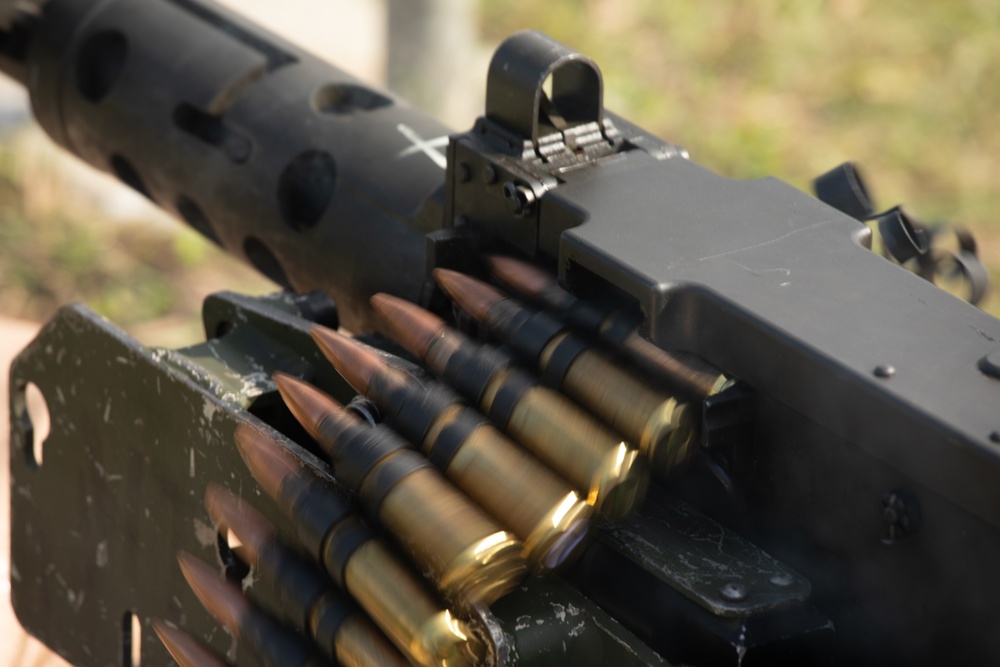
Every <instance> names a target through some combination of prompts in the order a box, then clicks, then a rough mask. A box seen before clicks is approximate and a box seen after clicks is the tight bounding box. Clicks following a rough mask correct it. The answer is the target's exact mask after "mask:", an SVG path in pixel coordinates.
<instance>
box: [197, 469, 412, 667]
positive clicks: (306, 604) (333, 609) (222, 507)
mask: <svg viewBox="0 0 1000 667" xmlns="http://www.w3.org/2000/svg"><path fill="white" fill-rule="evenodd" d="M205 508H206V509H207V510H208V513H209V516H211V517H212V520H213V521H214V522H215V525H216V527H217V528H218V529H219V530H220V532H222V533H224V534H225V533H230V532H231V533H232V534H233V535H234V536H235V537H236V539H237V541H238V543H239V544H238V546H236V547H235V548H234V551H235V552H236V554H237V555H238V556H239V557H240V559H241V560H243V561H244V562H246V563H247V564H249V565H251V566H253V568H254V569H255V570H256V572H257V573H258V575H259V582H264V583H266V584H270V588H271V590H272V591H273V593H274V596H273V597H274V598H275V600H277V604H278V606H279V609H278V613H280V614H281V616H282V618H283V619H285V620H287V621H288V622H289V623H290V624H292V626H293V627H294V628H295V629H296V630H298V631H299V632H302V633H304V634H306V635H308V636H309V637H310V638H311V639H312V640H313V642H315V643H316V645H317V646H319V648H320V650H321V651H322V652H323V654H324V655H326V657H328V658H330V659H332V660H335V661H336V662H337V663H338V664H341V665H352V666H353V665H357V666H359V667H360V666H362V665H370V666H374V667H377V666H379V665H390V666H391V665H396V666H398V667H402V666H403V665H407V664H409V663H408V661H407V660H406V658H404V657H403V656H402V655H400V654H399V652H398V651H397V650H396V649H395V648H393V647H392V646H391V645H390V644H389V643H388V641H387V640H386V639H385V637H384V636H383V635H382V633H381V632H379V630H378V629H376V628H375V626H373V625H372V623H371V621H370V620H369V619H368V617H367V616H365V615H364V613H363V612H361V610H360V609H358V608H357V606H356V605H355V604H354V603H353V602H352V601H351V600H350V599H349V598H347V597H345V596H344V594H343V593H341V592H339V591H338V590H337V589H336V588H335V587H334V585H333V582H332V581H330V579H329V578H328V577H327V576H326V575H324V574H323V573H322V572H320V571H319V570H318V569H316V567H315V566H314V565H312V564H311V563H308V562H306V561H304V560H302V558H300V557H299V556H298V555H297V554H296V553H295V552H294V551H292V550H291V549H289V548H288V547H286V546H285V545H283V544H282V543H281V542H280V541H279V540H278V538H277V532H276V530H275V528H274V526H272V525H271V524H270V523H268V521H267V520H266V519H265V518H264V517H263V516H261V515H260V514H259V513H258V512H257V511H256V510H254V509H253V508H252V507H250V505H249V504H247V503H246V502H245V501H243V500H241V499H239V498H236V497H235V496H233V495H232V494H231V493H229V492H228V491H226V490H225V489H223V488H222V487H221V486H218V485H216V484H210V485H209V487H208V489H207V490H206V492H205ZM258 585H260V583H258Z"/></svg>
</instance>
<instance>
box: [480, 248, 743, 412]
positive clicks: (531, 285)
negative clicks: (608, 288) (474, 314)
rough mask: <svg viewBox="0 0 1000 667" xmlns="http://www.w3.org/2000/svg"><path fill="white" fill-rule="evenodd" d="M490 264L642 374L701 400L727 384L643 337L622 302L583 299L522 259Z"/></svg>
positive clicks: (702, 365)
mask: <svg viewBox="0 0 1000 667" xmlns="http://www.w3.org/2000/svg"><path fill="white" fill-rule="evenodd" d="M486 263H487V265H488V266H489V268H490V272H491V273H492V274H493V276H494V277H495V278H497V279H498V280H499V281H500V282H502V283H504V284H505V285H507V286H508V287H510V288H511V289H513V290H514V291H515V292H517V293H518V294H520V295H521V296H523V297H525V298H527V299H529V300H530V301H532V302H534V303H537V304H539V305H541V306H542V307H543V308H545V309H546V310H548V311H549V312H550V313H551V314H552V315H553V316H554V317H555V318H556V319H558V320H560V321H562V322H565V323H566V324H567V325H568V326H569V327H570V328H572V329H574V330H576V331H579V332H581V333H583V334H586V335H589V336H593V337H594V338H599V339H601V340H602V341H604V342H605V343H607V344H608V345H609V346H611V348H612V349H615V350H621V351H622V352H624V353H625V354H626V355H627V356H628V357H629V359H630V360H631V361H632V362H633V363H635V364H636V365H637V366H639V367H640V368H641V369H642V370H643V371H645V372H648V373H650V374H651V375H653V376H654V377H656V378H657V379H658V380H660V381H661V382H663V383H664V384H665V385H666V386H668V387H670V388H671V389H673V390H675V391H677V392H678V394H680V395H682V396H684V397H686V398H690V399H693V400H702V399H704V398H706V397H708V396H711V395H712V394H715V393H717V392H718V391H720V390H721V389H722V387H723V386H724V385H725V384H726V381H727V378H726V377H725V375H724V374H723V373H722V372H721V371H720V370H719V369H718V368H716V367H714V366H712V365H711V364H709V363H708V362H706V361H704V360H702V359H700V358H698V357H696V356H694V355H692V354H687V353H684V352H668V351H667V350H664V349H663V348H661V347H659V346H658V345H655V344H654V343H653V342H652V341H650V340H649V339H648V338H643V337H642V336H641V335H640V334H639V331H638V326H639V322H638V320H637V319H636V318H635V317H632V316H630V315H629V314H628V313H627V312H625V311H624V310H623V309H622V308H621V307H620V306H619V305H618V304H608V305H603V304H598V303H595V302H593V301H585V300H583V299H578V298H577V297H576V296H574V295H573V294H572V293H570V292H568V291H567V290H564V289H563V288H562V287H561V286H560V285H559V281H558V280H557V279H556V278H555V276H553V275H552V274H550V273H548V272H547V271H545V270H544V269H541V268H539V267H538V266H535V265H534V264H530V263H528V262H525V261H522V260H520V259H515V258H513V257H505V256H502V255H489V256H487V257H486Z"/></svg>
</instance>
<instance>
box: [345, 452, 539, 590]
mask: <svg viewBox="0 0 1000 667" xmlns="http://www.w3.org/2000/svg"><path fill="white" fill-rule="evenodd" d="M397 456H399V454H397V455H395V456H390V457H388V460H384V461H383V462H380V463H381V465H379V466H377V467H376V469H375V470H373V471H372V473H371V474H369V475H368V478H367V479H366V480H365V485H364V486H362V488H361V489H360V495H361V497H362V498H364V497H365V496H366V495H368V493H367V491H368V488H366V487H367V486H369V485H371V484H376V483H378V482H379V481H380V477H381V476H380V475H379V474H378V472H379V471H378V468H379V467H381V466H382V465H386V464H388V463H390V462H391V461H392V459H394V458H396V457H397ZM378 518H379V520H380V521H381V522H382V523H383V524H384V525H385V526H386V527H387V528H389V529H390V530H391V531H392V532H393V534H394V535H395V536H396V537H397V539H398V540H399V541H400V543H401V544H403V545H404V546H405V547H406V549H407V551H408V552H409V554H410V555H411V557H413V559H414V560H415V561H416V562H417V564H418V565H419V566H420V567H422V568H423V569H425V570H426V571H428V572H430V573H431V576H432V578H433V579H434V581H435V582H436V583H437V585H438V588H439V589H440V590H441V592H442V593H443V594H444V596H445V597H446V598H447V599H449V600H453V601H454V602H455V603H457V604H459V605H460V606H463V607H465V606H476V605H479V604H484V605H489V604H491V603H493V602H494V601H496V600H497V599H499V598H500V597H502V596H503V595H505V594H506V593H509V592H510V591H511V590H513V589H514V588H515V587H516V586H517V585H518V584H519V583H520V582H521V580H522V579H524V577H525V575H526V574H527V565H526V564H525V562H524V559H523V558H522V557H521V551H522V550H523V548H524V547H523V545H522V544H521V542H520V541H519V540H517V539H516V538H515V537H514V536H513V535H511V534H510V533H508V532H506V531H504V530H502V529H500V527H499V526H498V525H497V524H496V523H494V522H493V521H492V520H491V519H490V518H489V517H487V516H486V515H485V514H484V513H483V512H482V510H481V509H480V508H479V507H477V506H476V505H474V504H473V503H472V502H471V501H470V500H469V499H468V497H467V496H465V495H463V494H462V493H461V492H460V491H458V490H457V489H456V488H455V487H454V486H452V485H451V484H450V483H448V482H447V481H446V480H445V479H444V478H443V477H442V476H441V475H440V473H438V472H437V471H436V470H434V469H433V468H430V467H422V468H418V469H416V470H413V471H412V472H410V473H409V474H407V475H406V476H405V477H403V478H402V479H401V480H399V481H398V482H396V483H395V484H394V485H393V486H392V488H391V489H390V490H389V491H388V492H386V493H385V496H384V497H383V498H382V501H381V503H380V505H379V508H378Z"/></svg>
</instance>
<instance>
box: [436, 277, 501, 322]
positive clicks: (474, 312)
mask: <svg viewBox="0 0 1000 667" xmlns="http://www.w3.org/2000/svg"><path fill="white" fill-rule="evenodd" d="M434 280H436V281H437V284H438V285H440V286H441V289H443V290H444V292H445V294H447V295H448V296H449V297H450V298H451V300H452V301H454V302H455V303H457V304H458V305H459V306H461V307H462V310H464V311H465V312H467V313H469V315H471V316H472V318H473V319H474V320H476V321H477V322H482V321H483V319H484V318H485V317H486V314H487V313H488V312H489V311H490V308H492V307H493V306H494V305H496V303H497V302H499V301H503V300H504V299H506V298H507V295H506V294H504V293H503V292H501V291H500V290H498V289H497V288H495V287H493V286H492V285H487V284H486V283H484V282H483V281H481V280H476V279H475V278H473V277H472V276H467V275H465V274H464V273H459V272H458V271H451V270H449V269H434Z"/></svg>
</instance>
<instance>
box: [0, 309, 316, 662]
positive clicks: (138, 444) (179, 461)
mask: <svg viewBox="0 0 1000 667" xmlns="http://www.w3.org/2000/svg"><path fill="white" fill-rule="evenodd" d="M266 347H267V348H268V349H269V350H270V352H268V351H265V350H260V352H261V359H262V361H263V363H275V362H277V361H279V360H280V359H281V356H280V355H273V356H271V354H272V352H273V351H274V349H276V348H273V347H272V346H270V345H267V346H266ZM237 356H238V354H237V353H234V354H232V355H231V356H230V359H235V358H236V357H237ZM277 365H278V367H281V365H280V363H278V364H277ZM229 368H231V370H230V372H229V373H227V374H226V375H223V376H216V375H214V374H213V373H212V372H211V371H210V370H207V369H206V368H205V367H204V366H201V365H200V364H199V363H198V361H196V360H194V359H193V357H186V356H183V355H181V354H179V353H175V352H169V351H165V350H155V349H148V348H144V347H142V346H140V345H139V344H138V343H136V342H135V341H134V340H131V339H130V338H128V337H127V336H125V335H124V334H123V333H122V332H121V331H119V330H117V329H115V328H114V327H113V326H112V325H110V324H108V323H107V322H105V321H104V320H102V319H101V318H99V317H97V316H96V315H94V314H93V313H91V312H89V311H87V310H85V309H83V308H82V307H67V308H64V309H63V310H62V311H60V314H59V315H58V316H57V317H56V318H55V319H54V320H52V321H51V322H50V323H49V324H48V325H46V327H45V328H44V329H43V330H42V332H41V333H40V334H39V336H38V337H37V338H36V339H35V340H34V341H33V342H32V344H31V345H29V347H28V348H27V349H26V350H25V351H24V352H22V353H21V355H20V356H19V357H18V358H17V360H16V361H15V363H14V365H13V367H12V369H11V386H12V387H13V388H14V391H13V392H12V394H11V414H12V415H14V420H13V423H12V427H11V457H10V469H11V482H12V493H11V520H12V521H11V525H12V535H11V537H12V539H11V572H12V587H11V600H12V602H13V606H14V610H15V612H16V613H17V616H18V619H19V620H20V621H21V623H22V624H23V625H24V626H25V627H27V628H29V629H30V630H31V632H32V633H33V634H35V635H36V636H38V637H39V638H40V639H41V640H42V641H44V642H45V643H46V644H47V645H48V646H49V647H51V648H52V649H53V650H55V651H57V652H58V653H59V654H60V655H62V656H63V657H65V658H66V659H67V660H69V661H70V662H71V663H73V664H80V665H118V664H131V662H130V660H131V658H129V657H128V656H129V655H130V654H129V653H128V652H127V647H128V641H129V640H130V626H129V624H124V625H123V622H122V619H123V618H124V617H125V615H126V614H128V613H132V612H135V613H136V614H138V616H139V617H140V618H141V619H142V620H143V626H142V640H141V650H142V656H143V664H144V665H146V664H149V665H157V664H160V665H165V664H168V662H169V658H168V655H167V653H166V652H165V650H164V649H163V647H162V646H161V645H160V642H159V641H158V640H157V639H156V636H155V634H153V632H152V629H151V627H150V626H149V624H148V620H149V618H151V617H160V618H172V619H178V620H179V621H180V622H181V623H182V624H183V625H184V626H185V627H188V628H192V629H193V630H194V632H196V633H198V635H199V636H200V638H201V639H203V640H205V641H206V642H208V643H209V644H211V645H212V646H213V647H214V648H215V649H216V650H217V651H219V652H220V653H225V652H226V651H228V650H230V649H231V647H232V646H231V645H232V642H231V639H230V638H229V637H228V636H227V635H225V634H224V633H223V632H221V631H218V630H216V629H215V628H216V626H215V624H214V623H213V622H212V621H211V620H210V618H209V617H208V615H207V614H206V613H205V612H204V611H203V610H202V607H201V605H200V604H199V603H198V601H197V599H196V598H195V596H194V595H193V594H192V593H191V592H190V589H189V588H188V587H187V585H186V584H185V582H184V579H183V577H182V576H181V573H180V570H179V568H178V567H177V563H176V560H175V554H176V553H177V551H178V550H179V549H184V550H187V551H189V552H191V553H193V554H197V555H198V556H200V557H201V558H203V559H205V560H206V561H208V562H214V563H217V564H218V565H219V568H220V572H221V571H222V569H223V561H222V560H221V559H220V557H219V555H218V554H219V546H218V545H219V541H218V539H217V534H216V531H215V529H214V528H213V527H212V523H211V520H210V519H209V517H208V515H207V514H206V512H205V510H204V509H203V508H202V494H203V492H204V488H205V485H206V484H207V483H208V482H209V481H215V482H218V483H220V484H223V485H224V486H226V487H228V488H230V489H231V490H233V492H234V493H238V494H247V495H248V496H250V497H257V493H258V492H257V490H256V484H255V483H254V481H253V480H252V479H251V478H250V476H249V474H248V473H247V472H246V469H245V468H244V466H243V463H242V461H240V456H239V453H238V452H237V451H236V449H235V447H233V445H232V431H233V429H234V428H235V427H236V425H237V424H238V423H239V422H241V421H245V420H252V419H254V418H253V417H252V416H251V415H250V414H249V413H248V412H246V410H245V408H247V407H248V406H250V404H251V403H252V402H253V400H254V398H255V397H256V396H258V395H259V394H260V392H261V390H262V386H261V384H260V382H259V381H257V380H255V379H254V378H253V377H252V376H246V375H239V374H237V372H235V370H236V367H235V366H231V367H229ZM27 382H33V383H34V384H35V385H36V386H38V387H39V389H41V392H42V394H43V396H44V397H45V399H46V402H47V404H48V405H49V410H50V414H51V416H52V426H51V431H50V434H49V436H48V438H47V439H46V441H45V443H44V449H43V452H44V455H43V459H42V465H41V466H36V465H35V464H34V461H33V458H32V456H31V455H30V454H29V453H30V452H31V451H32V442H31V440H30V439H29V435H30V429H28V428H26V427H27V426H28V424H29V423H30V421H26V420H27V416H26V415H27V413H26V411H25V406H24V402H23V401H24V386H25V384H26V383H27ZM265 428H266V427H265ZM279 437H280V436H279ZM280 440H281V442H282V443H283V445H284V446H287V447H289V448H291V449H294V450H296V451H298V452H299V453H300V454H302V455H304V456H305V457H306V458H311V457H310V455H309V454H308V453H306V452H303V451H302V450H301V448H300V447H298V446H297V445H295V444H293V443H291V442H290V441H288V440H285V439H283V438H281V439H280ZM312 460H313V461H315V459H312ZM316 463H317V465H318V464H319V463H318V461H316ZM260 507H261V509H262V510H264V511H265V512H266V513H267V514H268V517H269V518H270V519H271V520H276V519H278V515H277V513H276V512H275V511H273V510H271V509H270V508H268V507H267V506H265V505H263V504H261V505H260ZM231 657H234V658H237V659H238V661H239V662H238V664H253V663H252V662H247V656H246V655H245V654H244V653H237V654H236V655H234V656H231ZM123 660H124V662H123Z"/></svg>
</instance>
